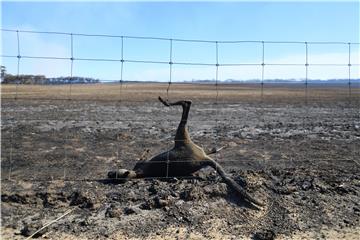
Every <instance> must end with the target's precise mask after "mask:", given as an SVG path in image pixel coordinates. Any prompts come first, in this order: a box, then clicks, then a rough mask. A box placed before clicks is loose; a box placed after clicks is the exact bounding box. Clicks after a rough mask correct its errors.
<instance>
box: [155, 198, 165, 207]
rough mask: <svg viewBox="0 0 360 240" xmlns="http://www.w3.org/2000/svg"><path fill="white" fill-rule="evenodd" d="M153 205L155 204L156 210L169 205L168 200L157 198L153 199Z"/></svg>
mask: <svg viewBox="0 0 360 240" xmlns="http://www.w3.org/2000/svg"><path fill="white" fill-rule="evenodd" d="M154 203H155V207H156V208H162V207H165V206H167V205H169V201H168V200H165V199H161V198H159V197H158V196H156V197H155V198H154Z"/></svg>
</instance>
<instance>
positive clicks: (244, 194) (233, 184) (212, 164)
mask: <svg viewBox="0 0 360 240" xmlns="http://www.w3.org/2000/svg"><path fill="white" fill-rule="evenodd" d="M207 164H208V165H209V166H210V167H212V168H214V169H215V170H216V171H217V172H218V174H219V175H220V176H221V177H222V178H223V180H224V181H225V182H226V184H227V185H229V186H230V187H231V188H233V189H234V190H235V191H236V192H237V193H238V194H239V195H240V196H241V197H243V198H244V199H245V200H246V201H248V202H250V203H252V204H255V205H258V206H265V204H264V203H262V202H260V201H259V200H257V199H255V198H254V197H252V196H251V195H250V194H248V193H247V192H246V191H245V189H243V188H242V187H241V186H240V185H239V184H237V183H236V182H235V181H234V180H233V179H232V178H230V177H229V176H228V175H227V174H226V172H225V171H224V169H223V167H222V166H221V165H220V164H218V163H217V162H216V161H215V160H214V159H212V158H210V157H208V159H207Z"/></svg>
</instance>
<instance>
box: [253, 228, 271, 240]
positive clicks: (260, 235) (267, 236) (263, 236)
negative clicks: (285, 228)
mask: <svg viewBox="0 0 360 240" xmlns="http://www.w3.org/2000/svg"><path fill="white" fill-rule="evenodd" d="M253 239H254V240H273V239H275V233H274V231H272V230H260V231H259V232H256V233H255V234H254V237H253Z"/></svg>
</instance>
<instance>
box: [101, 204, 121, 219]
mask: <svg viewBox="0 0 360 240" xmlns="http://www.w3.org/2000/svg"><path fill="white" fill-rule="evenodd" d="M121 215H122V211H121V209H119V208H117V207H116V206H115V205H110V207H108V208H107V209H106V212H105V217H108V218H120V217H121Z"/></svg>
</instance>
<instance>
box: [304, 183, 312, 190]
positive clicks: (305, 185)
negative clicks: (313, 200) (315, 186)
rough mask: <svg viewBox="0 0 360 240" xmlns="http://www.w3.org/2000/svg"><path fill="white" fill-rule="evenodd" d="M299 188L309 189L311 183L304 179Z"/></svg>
mask: <svg viewBox="0 0 360 240" xmlns="http://www.w3.org/2000/svg"><path fill="white" fill-rule="evenodd" d="M301 188H302V190H304V191H307V190H309V189H310V188H312V183H311V182H309V181H304V182H303V183H302V184H301Z"/></svg>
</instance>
